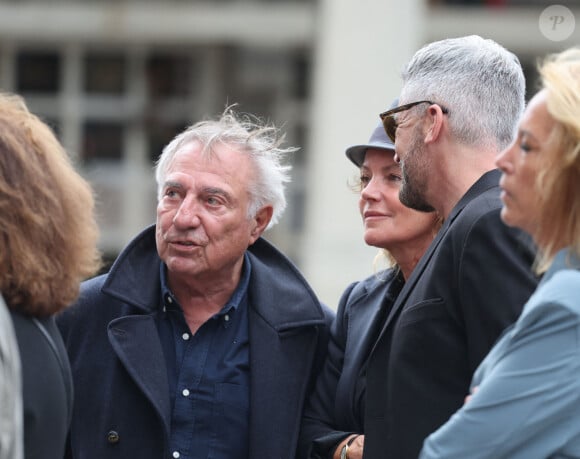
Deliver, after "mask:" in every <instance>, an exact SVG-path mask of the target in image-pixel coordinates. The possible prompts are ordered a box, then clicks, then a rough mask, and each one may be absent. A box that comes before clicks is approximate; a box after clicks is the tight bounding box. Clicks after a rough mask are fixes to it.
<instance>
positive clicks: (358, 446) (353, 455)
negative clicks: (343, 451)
mask: <svg viewBox="0 0 580 459" xmlns="http://www.w3.org/2000/svg"><path fill="white" fill-rule="evenodd" d="M364 446H365V436H364V435H359V436H358V437H356V438H355V440H354V441H353V442H352V443H351V445H350V446H349V447H348V459H362V457H363V448H364Z"/></svg>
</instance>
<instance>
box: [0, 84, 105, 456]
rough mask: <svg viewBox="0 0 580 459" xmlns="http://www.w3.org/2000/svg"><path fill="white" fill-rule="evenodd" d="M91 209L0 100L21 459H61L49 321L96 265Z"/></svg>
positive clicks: (3, 277)
mask: <svg viewBox="0 0 580 459" xmlns="http://www.w3.org/2000/svg"><path fill="white" fill-rule="evenodd" d="M93 209H94V201H93V192H92V189H91V187H90V185H89V183H88V182H87V181H85V179H83V178H82V177H81V176H80V175H79V173H78V172H77V171H76V170H75V168H74V166H73V164H72V163H71V161H70V158H69V157H68V155H67V153H66V152H65V150H64V149H63V147H62V146H61V144H60V143H59V141H58V140H57V138H56V137H55V135H54V133H53V132H52V130H51V129H50V128H49V127H48V126H47V125H46V124H45V123H44V122H43V121H41V120H40V119H39V118H38V117H37V116H35V115H34V114H32V113H31V112H30V111H29V110H28V108H27V107H26V104H25V102H24V100H23V99H22V98H21V97H19V96H17V95H11V94H0V292H1V294H2V296H3V297H4V300H5V301H6V304H7V305H8V308H9V309H10V312H11V316H12V321H13V324H14V329H15V332H16V337H17V340H18V345H19V352H20V359H21V367H22V399H23V410H24V411H23V412H24V457H25V458H26V459H33V458H42V459H51V458H55V459H56V458H62V457H63V454H64V450H65V441H66V436H67V432H68V428H69V424H70V420H71V415H72V398H73V391H72V381H71V372H70V366H69V362H68V360H67V355H66V351H65V348H64V345H63V342H62V338H61V336H60V334H59V332H58V329H57V327H56V324H55V321H54V316H55V314H56V313H58V312H60V311H62V310H63V309H65V308H66V307H67V306H68V305H70V304H71V303H72V302H73V301H75V300H76V298H77V296H78V294H79V285H80V283H81V281H82V280H84V279H86V278H87V277H89V276H91V275H93V274H95V273H96V271H97V270H98V268H99V267H100V254H99V251H98V249H97V241H98V234H99V233H98V227H97V223H96V220H95V217H94V212H93Z"/></svg>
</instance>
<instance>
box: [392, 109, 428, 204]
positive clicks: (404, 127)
mask: <svg viewBox="0 0 580 459" xmlns="http://www.w3.org/2000/svg"><path fill="white" fill-rule="evenodd" d="M415 112H416V110H410V111H407V112H405V113H402V114H401V115H400V117H399V118H398V119H397V124H398V127H397V136H396V139H395V150H396V152H397V156H398V157H399V159H400V161H401V172H402V175H403V181H402V183H401V189H400V191H399V199H400V200H401V202H402V203H403V204H404V205H406V206H407V207H410V208H411V209H415V210H419V211H422V212H432V211H433V210H435V209H434V208H433V207H432V206H431V205H430V204H429V203H428V202H427V197H426V194H427V186H428V178H429V171H430V170H431V167H430V161H429V158H428V156H427V154H426V153H425V144H424V142H423V133H422V120H421V117H420V116H418V115H417V114H416V113H415Z"/></svg>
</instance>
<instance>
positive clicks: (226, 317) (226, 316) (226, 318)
mask: <svg viewBox="0 0 580 459" xmlns="http://www.w3.org/2000/svg"><path fill="white" fill-rule="evenodd" d="M224 320H225V321H226V322H227V321H228V320H230V315H229V314H226V315H225V316H224Z"/></svg>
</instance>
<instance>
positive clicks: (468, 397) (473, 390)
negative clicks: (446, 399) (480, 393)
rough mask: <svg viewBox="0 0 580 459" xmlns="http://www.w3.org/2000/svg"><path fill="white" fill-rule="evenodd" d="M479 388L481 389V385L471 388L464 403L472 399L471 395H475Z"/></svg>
mask: <svg viewBox="0 0 580 459" xmlns="http://www.w3.org/2000/svg"><path fill="white" fill-rule="evenodd" d="M477 389H479V386H475V387H474V388H473V389H471V394H469V395H468V396H466V397H465V401H464V402H463V404H465V403H467V402H469V401H470V400H471V397H473V395H474V394H475V393H476V392H477Z"/></svg>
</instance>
